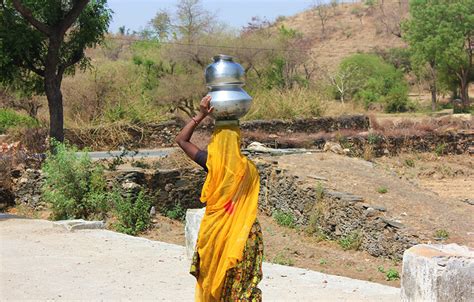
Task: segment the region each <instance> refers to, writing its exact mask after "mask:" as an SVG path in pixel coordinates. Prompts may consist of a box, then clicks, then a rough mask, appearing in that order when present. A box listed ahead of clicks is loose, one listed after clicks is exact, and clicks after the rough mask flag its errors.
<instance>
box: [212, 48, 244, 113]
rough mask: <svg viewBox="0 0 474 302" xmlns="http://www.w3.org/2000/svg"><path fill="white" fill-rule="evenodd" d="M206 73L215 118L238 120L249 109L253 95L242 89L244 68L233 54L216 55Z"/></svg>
mask: <svg viewBox="0 0 474 302" xmlns="http://www.w3.org/2000/svg"><path fill="white" fill-rule="evenodd" d="M205 75H206V84H207V86H208V88H209V95H211V97H212V99H211V106H213V107H214V111H213V112H212V114H211V115H212V117H213V118H214V119H216V120H238V119H239V118H241V117H242V116H244V115H245V114H246V113H247V112H248V111H249V109H250V105H251V103H252V97H250V95H248V94H247V92H245V90H243V89H242V86H243V85H244V82H243V78H244V69H243V68H242V66H240V65H239V64H238V63H235V62H234V61H233V58H232V57H231V56H226V55H218V56H215V57H214V63H212V64H210V65H209V66H207V68H206V73H205Z"/></svg>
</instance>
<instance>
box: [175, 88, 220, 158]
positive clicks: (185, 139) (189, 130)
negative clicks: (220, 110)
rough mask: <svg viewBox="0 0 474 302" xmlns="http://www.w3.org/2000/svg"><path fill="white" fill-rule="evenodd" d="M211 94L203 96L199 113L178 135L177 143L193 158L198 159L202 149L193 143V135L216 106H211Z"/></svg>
mask: <svg viewBox="0 0 474 302" xmlns="http://www.w3.org/2000/svg"><path fill="white" fill-rule="evenodd" d="M210 103H211V96H209V95H206V96H205V97H203V98H202V100H201V103H200V104H199V113H198V114H197V115H196V116H195V117H193V118H192V119H191V120H190V121H189V122H188V123H187V124H186V126H184V128H183V129H182V130H181V132H179V134H178V135H177V136H176V139H175V141H176V143H177V144H178V145H179V146H180V147H181V149H183V151H184V153H186V154H187V155H188V156H189V157H190V158H191V159H192V160H195V159H196V154H197V153H198V151H200V149H199V148H198V147H197V146H196V145H195V144H193V143H191V141H190V140H191V136H192V135H193V132H194V129H195V128H196V126H197V125H199V123H200V122H201V121H202V120H203V119H204V118H205V117H206V116H208V115H209V114H210V113H211V112H212V111H213V110H214V107H211V105H210Z"/></svg>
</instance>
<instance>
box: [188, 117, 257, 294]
mask: <svg viewBox="0 0 474 302" xmlns="http://www.w3.org/2000/svg"><path fill="white" fill-rule="evenodd" d="M207 168H208V175H207V178H206V181H205V183H204V186H203V189H202V193H201V201H202V202H205V203H206V213H205V215H204V217H203V219H202V222H201V227H200V229H199V235H198V242H197V251H198V253H199V255H200V266H199V277H198V282H197V286H196V301H206V302H210V301H220V298H221V291H222V286H223V283H224V279H225V275H226V272H227V270H229V269H230V268H232V267H235V265H236V264H237V261H240V260H242V255H243V250H244V247H245V243H246V241H247V238H248V236H249V233H250V229H251V227H252V225H253V223H254V222H255V219H256V217H257V202H258V193H259V190H260V178H259V175H258V172H257V169H256V167H255V165H254V164H253V163H252V162H251V161H250V160H248V159H247V158H246V157H245V156H243V155H242V154H241V153H240V129H239V128H238V127H237V126H225V127H218V128H216V129H215V131H214V133H213V135H212V138H211V142H210V143H209V146H208V157H207Z"/></svg>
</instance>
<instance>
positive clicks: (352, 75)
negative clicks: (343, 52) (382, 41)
mask: <svg viewBox="0 0 474 302" xmlns="http://www.w3.org/2000/svg"><path fill="white" fill-rule="evenodd" d="M339 73H340V74H347V73H349V76H346V77H345V78H344V81H345V83H346V84H345V86H346V88H345V92H346V93H347V94H348V97H353V98H355V99H356V100H360V101H362V102H364V104H365V106H366V107H370V105H371V104H374V103H381V104H383V105H384V108H385V110H386V111H387V112H399V111H407V110H408V109H409V104H408V85H407V83H406V81H405V79H404V78H403V73H402V72H401V71H400V70H397V69H396V68H395V67H394V66H393V65H391V64H388V63H386V62H385V61H384V60H383V59H382V58H380V57H379V56H376V55H373V54H355V55H352V56H350V57H347V58H345V59H344V60H342V62H341V64H340V65H339ZM335 88H336V89H337V86H336V87H335ZM338 90H339V89H338ZM339 93H341V92H340V90H339ZM339 97H341V95H339Z"/></svg>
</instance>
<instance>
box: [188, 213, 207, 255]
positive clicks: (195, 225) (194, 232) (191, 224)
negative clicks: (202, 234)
mask: <svg viewBox="0 0 474 302" xmlns="http://www.w3.org/2000/svg"><path fill="white" fill-rule="evenodd" d="M205 212H206V208H202V209H188V210H187V211H186V225H185V227H184V234H185V236H186V256H188V258H189V259H192V258H193V254H194V247H195V246H196V242H197V237H198V233H199V227H200V226H201V220H202V218H203V217H204V213H205Z"/></svg>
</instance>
